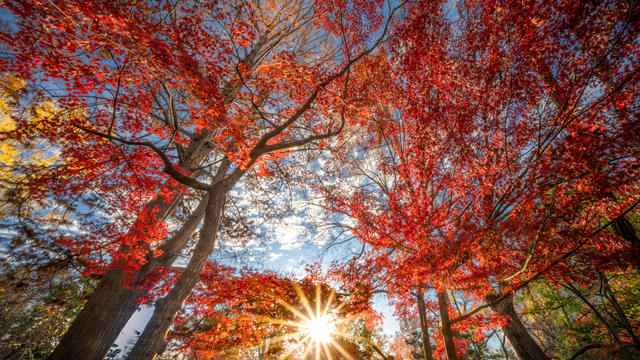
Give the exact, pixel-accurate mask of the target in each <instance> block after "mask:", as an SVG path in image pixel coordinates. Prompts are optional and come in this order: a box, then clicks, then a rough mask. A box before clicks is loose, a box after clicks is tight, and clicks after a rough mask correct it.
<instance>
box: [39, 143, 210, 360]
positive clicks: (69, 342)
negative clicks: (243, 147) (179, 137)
mask: <svg viewBox="0 0 640 360" xmlns="http://www.w3.org/2000/svg"><path fill="white" fill-rule="evenodd" d="M204 139H205V137H204V135H203V136H202V137H201V138H197V139H194V140H193V141H192V142H191V144H190V145H189V147H188V148H187V151H186V154H187V155H186V156H185V160H184V166H185V167H186V168H187V169H190V168H195V167H196V166H197V165H198V164H199V163H200V162H201V161H202V159H204V158H205V157H206V155H207V154H208V153H209V152H210V151H211V149H210V148H209V147H208V145H207V143H206V141H205V140H204ZM171 190H177V188H173V189H171ZM172 194H174V196H173V198H171V199H167V198H164V197H162V196H158V197H157V198H156V199H154V200H152V201H150V202H149V203H148V204H147V205H146V207H147V208H148V209H158V210H157V211H156V212H154V215H153V217H152V218H151V219H149V221H150V222H157V223H160V222H163V221H164V220H165V219H166V218H167V217H169V216H170V215H171V214H172V213H173V211H174V210H175V207H176V206H177V204H178V203H180V201H182V196H183V195H182V193H181V192H179V191H178V192H177V193H176V192H172ZM201 216H202V215H200V217H201ZM199 222H200V220H198V223H199ZM197 225H198V224H195V226H196V227H197ZM191 226H193V224H191ZM187 227H189V226H187ZM184 230H187V229H184ZM193 231H195V227H193V230H191V231H190V232H189V231H183V232H182V233H181V234H180V235H178V233H180V231H179V232H178V233H176V236H174V237H173V238H171V239H169V240H168V241H167V242H166V243H165V244H163V245H164V248H163V247H161V250H163V251H165V250H166V251H165V255H163V257H162V259H160V258H158V259H153V257H152V256H150V255H149V256H147V260H148V261H149V262H148V263H147V265H145V266H144V267H143V268H142V269H141V271H140V273H139V274H137V275H136V278H135V279H134V280H140V279H142V278H143V277H144V276H146V275H148V274H150V273H151V272H153V271H155V270H156V269H158V268H159V267H161V266H168V265H170V264H171V262H172V261H173V259H174V258H175V255H176V254H177V252H179V250H180V249H181V248H182V246H183V245H184V244H185V243H186V241H188V239H189V237H190V236H191V235H192V234H193ZM187 235H188V237H186V238H185V236H187ZM178 245H179V246H178ZM170 254H171V256H172V257H169V255H170ZM125 277H126V274H124V272H123V271H122V269H121V268H120V267H119V266H118V265H117V264H116V266H115V267H114V268H112V269H109V270H107V272H106V273H105V275H104V276H103V277H102V279H101V280H100V283H99V284H98V286H97V287H96V289H95V291H94V292H93V293H92V294H91V297H90V298H89V300H87V303H86V304H85V305H84V307H83V308H82V310H81V311H80V313H79V314H78V316H77V317H76V318H75V319H74V321H73V323H72V324H71V327H70V328H69V330H67V332H66V333H65V335H64V336H63V337H62V339H61V340H60V343H59V344H58V346H57V347H56V348H55V350H54V351H53V353H52V354H51V355H50V356H49V358H48V359H49V360H69V359H79V360H94V359H95V360H102V358H104V356H105V355H106V353H107V351H109V348H110V347H111V345H112V344H113V342H114V341H115V340H116V338H117V337H118V335H119V334H120V332H121V331H122V329H123V328H124V326H125V325H126V324H127V321H129V318H131V316H132V315H133V313H134V312H135V311H136V309H137V305H136V300H137V299H138V298H139V297H140V296H141V295H142V294H141V293H139V292H137V291H135V290H134V289H130V288H127V287H125V286H124V285H123V282H124V280H125Z"/></svg>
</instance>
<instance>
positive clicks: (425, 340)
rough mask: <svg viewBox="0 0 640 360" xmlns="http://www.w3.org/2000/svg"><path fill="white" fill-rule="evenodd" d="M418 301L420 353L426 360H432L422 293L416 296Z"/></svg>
mask: <svg viewBox="0 0 640 360" xmlns="http://www.w3.org/2000/svg"><path fill="white" fill-rule="evenodd" d="M416 298H417V299H418V317H420V333H421V334H422V353H423V354H424V358H425V359H426V360H433V348H432V347H431V339H430V337H429V324H428V323H427V312H426V309H425V303H424V297H423V294H422V292H419V293H417V294H416Z"/></svg>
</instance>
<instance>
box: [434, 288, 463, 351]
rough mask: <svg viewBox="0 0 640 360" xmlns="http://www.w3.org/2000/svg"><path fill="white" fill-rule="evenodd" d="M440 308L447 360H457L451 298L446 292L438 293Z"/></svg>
mask: <svg viewBox="0 0 640 360" xmlns="http://www.w3.org/2000/svg"><path fill="white" fill-rule="evenodd" d="M438 307H439V309H440V323H441V324H442V326H441V328H440V333H441V334H442V339H443V340H444V349H445V351H446V353H447V360H456V359H457V358H458V355H457V354H456V346H455V343H454V340H453V338H454V335H453V331H452V330H451V319H449V296H448V295H447V293H446V292H444V291H439V292H438Z"/></svg>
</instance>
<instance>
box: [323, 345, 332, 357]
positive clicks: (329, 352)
mask: <svg viewBox="0 0 640 360" xmlns="http://www.w3.org/2000/svg"><path fill="white" fill-rule="evenodd" d="M322 348H323V349H324V354H325V355H326V356H327V357H328V358H329V360H333V356H332V355H331V351H329V346H328V345H327V344H326V343H322Z"/></svg>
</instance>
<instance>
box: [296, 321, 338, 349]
mask: <svg viewBox="0 0 640 360" xmlns="http://www.w3.org/2000/svg"><path fill="white" fill-rule="evenodd" d="M302 328H303V329H304V331H305V332H306V333H307V334H308V335H309V337H310V338H311V340H313V341H314V342H315V343H323V344H326V343H329V342H331V335H332V334H333V332H334V331H335V324H334V321H333V319H331V317H330V316H329V315H327V314H324V315H320V316H317V317H312V318H311V319H309V320H307V321H305V322H304V323H303V324H302Z"/></svg>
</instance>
